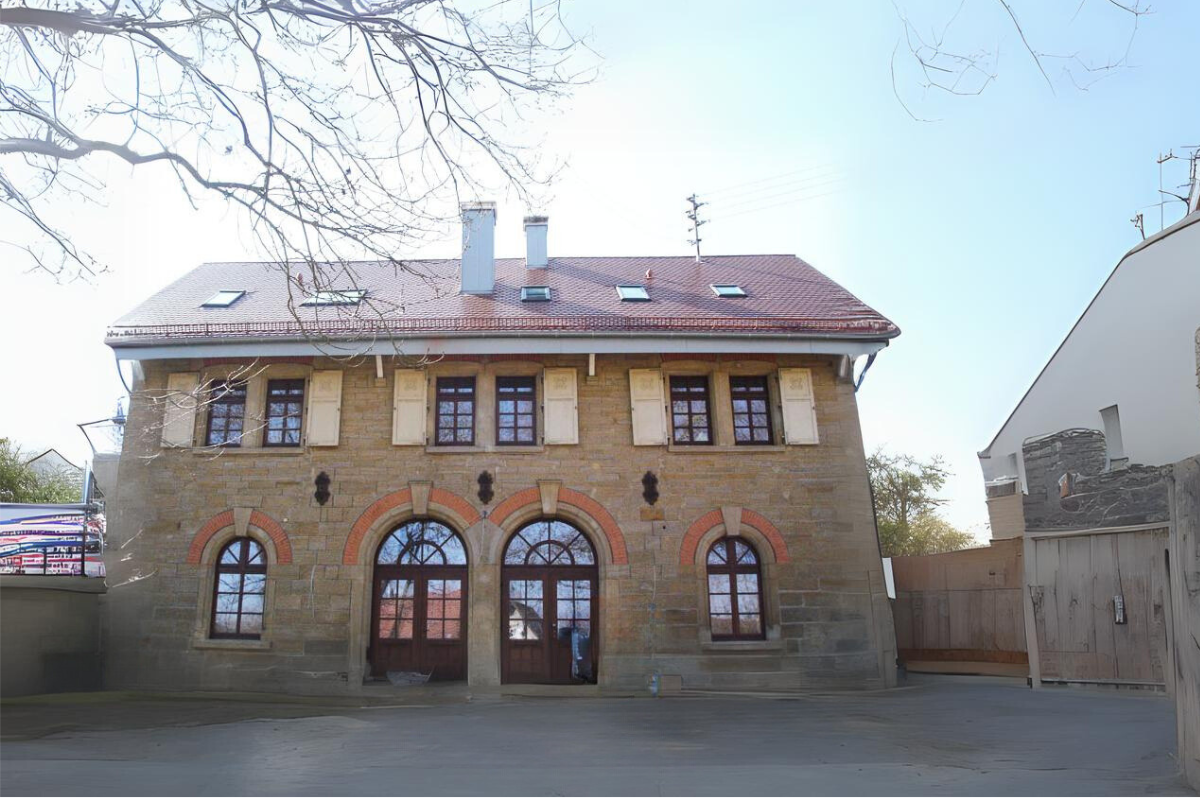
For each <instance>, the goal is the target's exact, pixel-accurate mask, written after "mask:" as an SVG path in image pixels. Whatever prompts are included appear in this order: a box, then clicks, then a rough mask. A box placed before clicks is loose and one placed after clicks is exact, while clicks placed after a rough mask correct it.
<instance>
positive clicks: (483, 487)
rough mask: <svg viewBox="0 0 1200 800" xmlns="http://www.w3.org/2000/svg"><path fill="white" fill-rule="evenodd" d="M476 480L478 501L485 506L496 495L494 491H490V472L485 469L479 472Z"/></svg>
mask: <svg viewBox="0 0 1200 800" xmlns="http://www.w3.org/2000/svg"><path fill="white" fill-rule="evenodd" d="M476 480H477V481H479V502H481V503H483V504H484V505H485V506H486V505H487V504H488V503H490V502H492V498H493V497H495V496H496V493H495V492H493V491H492V473H490V472H488V471H487V470H486V469H485V470H484V471H483V472H481V473H479V477H478V478H476Z"/></svg>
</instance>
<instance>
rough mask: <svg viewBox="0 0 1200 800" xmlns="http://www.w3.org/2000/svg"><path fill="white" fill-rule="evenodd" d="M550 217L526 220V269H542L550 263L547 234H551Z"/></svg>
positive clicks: (527, 218)
mask: <svg viewBox="0 0 1200 800" xmlns="http://www.w3.org/2000/svg"><path fill="white" fill-rule="evenodd" d="M549 228H550V218H549V217H526V218H525V267H526V269H542V268H543V267H548V266H549V265H550V262H549V261H548V260H547V259H548V254H547V250H546V234H547V233H548V232H549Z"/></svg>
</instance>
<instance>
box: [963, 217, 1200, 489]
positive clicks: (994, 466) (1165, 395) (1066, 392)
mask: <svg viewBox="0 0 1200 800" xmlns="http://www.w3.org/2000/svg"><path fill="white" fill-rule="evenodd" d="M1198 327H1200V213H1193V214H1191V215H1189V216H1188V217H1186V218H1184V219H1183V220H1181V221H1180V222H1178V223H1176V224H1175V225H1173V226H1172V227H1170V228H1168V229H1167V230H1165V231H1163V232H1162V234H1159V235H1158V236H1155V237H1153V238H1152V239H1150V240H1148V241H1147V242H1146V243H1144V244H1143V245H1142V246H1140V247H1138V248H1135V249H1134V250H1132V251H1130V253H1129V254H1128V255H1127V256H1126V257H1125V258H1124V259H1123V260H1122V261H1121V263H1120V264H1119V265H1118V266H1117V268H1116V270H1115V271H1114V272H1113V274H1112V275H1111V276H1110V277H1109V279H1108V282H1107V283H1105V285H1104V287H1103V288H1102V289H1101V290H1100V293H1099V294H1098V295H1097V296H1096V298H1095V299H1094V300H1093V301H1092V304H1091V306H1090V307H1089V308H1088V310H1087V311H1086V312H1085V313H1084V316H1083V318H1082V319H1080V321H1079V322H1078V323H1077V324H1076V326H1075V328H1074V330H1072V331H1071V333H1069V334H1068V335H1067V338H1066V340H1065V341H1064V342H1063V344H1062V346H1061V347H1060V348H1059V350H1058V352H1057V353H1055V355H1054V356H1053V358H1052V359H1051V360H1050V363H1049V364H1048V365H1047V366H1046V368H1045V370H1043V372H1042V374H1041V375H1040V376H1039V377H1038V378H1037V380H1036V382H1035V383H1034V384H1033V386H1032V388H1031V389H1030V390H1029V392H1028V394H1026V396H1025V398H1024V399H1023V400H1022V401H1021V402H1020V404H1019V405H1018V406H1017V408H1016V411H1014V412H1013V414H1012V416H1011V417H1010V418H1009V420H1008V422H1006V423H1005V425H1004V427H1003V428H1002V429H1001V430H1000V432H999V433H998V434H997V435H996V438H995V439H994V440H993V442H992V444H991V445H990V446H989V448H988V449H987V450H986V451H985V452H984V453H981V454H980V465H981V466H982V468H983V476H984V479H985V480H992V479H994V478H997V477H1000V476H1002V475H1006V474H1009V473H1010V468H1009V467H1008V463H1009V462H1008V456H1009V454H1011V453H1016V454H1018V459H1017V460H1018V463H1020V457H1019V454H1020V452H1021V444H1022V443H1023V442H1024V441H1025V440H1026V439H1028V438H1030V437H1033V436H1041V435H1043V434H1047V433H1055V432H1057V431H1061V430H1064V429H1066V428H1094V429H1096V430H1101V431H1102V430H1104V423H1103V422H1102V420H1101V418H1100V409H1102V408H1105V407H1107V406H1111V405H1114V404H1115V405H1117V406H1118V410H1119V413H1120V418H1121V434H1122V438H1123V440H1124V446H1125V455H1126V456H1127V457H1128V458H1129V461H1130V463H1138V464H1171V463H1174V462H1176V461H1180V460H1182V459H1184V458H1187V457H1189V456H1193V455H1196V454H1197V453H1200V390H1198V389H1197V386H1196V355H1195V340H1196V339H1195V336H1196V329H1197V328H1198ZM986 456H990V457H986ZM1024 477H1025V476H1024V468H1023V466H1022V469H1021V478H1022V481H1024Z"/></svg>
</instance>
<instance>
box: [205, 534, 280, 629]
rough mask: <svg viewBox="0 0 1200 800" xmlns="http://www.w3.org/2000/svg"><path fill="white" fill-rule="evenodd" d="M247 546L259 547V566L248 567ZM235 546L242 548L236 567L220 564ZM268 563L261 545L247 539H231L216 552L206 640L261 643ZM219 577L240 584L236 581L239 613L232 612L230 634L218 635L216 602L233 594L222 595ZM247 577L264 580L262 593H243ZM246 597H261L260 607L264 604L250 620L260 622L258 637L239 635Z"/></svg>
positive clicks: (264, 548)
mask: <svg viewBox="0 0 1200 800" xmlns="http://www.w3.org/2000/svg"><path fill="white" fill-rule="evenodd" d="M249 545H255V546H256V547H258V549H259V552H260V553H262V563H261V564H251V563H250V561H249V556H250V551H251V548H250V547H249ZM234 546H238V547H240V548H241V552H240V553H239V554H238V560H237V563H235V564H225V563H222V560H223V559H224V557H225V553H226V552H228V550H229V548H231V547H234ZM268 562H269V557H268V554H267V548H266V547H264V546H263V545H262V544H261V543H260V542H258V541H256V540H255V539H253V538H251V537H249V536H239V537H236V538H234V539H230V540H229V541H228V542H226V543H225V544H224V545H223V546H222V547H221V549H220V550H218V551H217V562H216V568H215V569H214V570H213V591H212V611H211V613H210V615H209V621H208V638H210V639H239V640H255V641H257V640H260V639H262V632H263V630H265V629H266V619H267V585H266V584H267V581H266V575H267V565H268ZM222 575H237V576H239V577H240V578H241V580H239V581H238V591H237V596H238V609H237V611H236V612H234V613H235V615H236V616H237V625H236V630H235V631H234V632H233V633H218V632H217V613H218V611H217V609H218V606H219V602H218V601H219V598H220V596H221V595H222V594H233V593H232V592H222V591H221V576H222ZM247 575H262V576H263V589H262V591H261V592H247V591H246V576H247ZM247 594H251V595H258V596H261V597H262V603H263V610H262V613H261V614H257V615H254V614H252V613H251V615H252V616H258V617H260V618H261V619H260V623H259V632H258V633H242V632H241V630H242V617H243V616H246V613H245V612H243V611H242V606H243V604H244V603H245V600H246V595H247ZM221 613H226V614H228V613H230V612H227V611H226V612H221Z"/></svg>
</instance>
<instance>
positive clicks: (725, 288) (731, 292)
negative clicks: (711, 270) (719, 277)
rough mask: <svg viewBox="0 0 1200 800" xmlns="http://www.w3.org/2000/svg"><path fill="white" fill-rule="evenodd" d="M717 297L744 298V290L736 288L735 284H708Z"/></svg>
mask: <svg viewBox="0 0 1200 800" xmlns="http://www.w3.org/2000/svg"><path fill="white" fill-rule="evenodd" d="M709 288H711V289H712V290H713V291H714V292H716V294H717V297H745V296H746V290H745V289H743V288H742V287H740V286H738V285H737V284H736V283H711V284H709Z"/></svg>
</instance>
